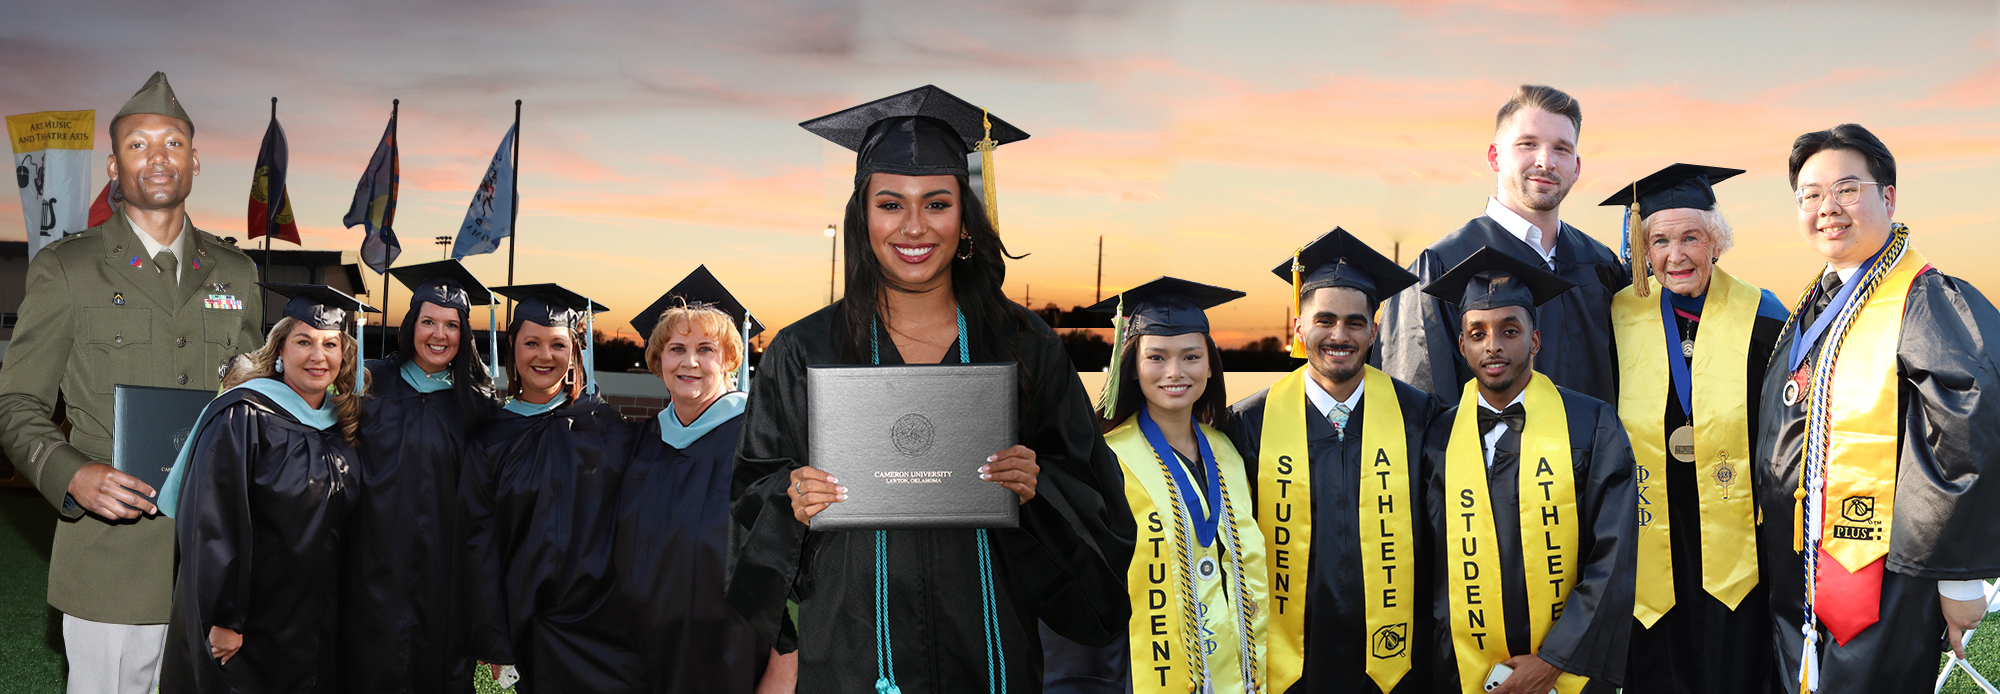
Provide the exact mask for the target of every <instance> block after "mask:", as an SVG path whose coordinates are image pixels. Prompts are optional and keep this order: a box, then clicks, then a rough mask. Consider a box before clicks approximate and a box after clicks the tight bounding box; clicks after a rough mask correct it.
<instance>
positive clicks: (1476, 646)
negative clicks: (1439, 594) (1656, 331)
mask: <svg viewBox="0 0 2000 694" xmlns="http://www.w3.org/2000/svg"><path fill="white" fill-rule="evenodd" d="M1531 378H1532V379H1533V380H1530V381H1529V382H1528V391H1527V400H1526V402H1525V403H1524V405H1525V407H1524V409H1526V410H1527V422H1526V424H1525V425H1524V426H1523V429H1524V431H1522V432H1521V459H1520V461H1519V463H1518V465H1517V468H1518V469H1517V471H1516V479H1515V485H1516V494H1517V495H1518V496H1517V498H1518V500H1519V502H1520V508H1519V509H1518V511H1519V513H1520V517H1521V536H1520V538H1518V539H1519V541H1520V543H1521V563H1522V565H1523V567H1522V568H1523V569H1525V571H1524V573H1525V574H1526V575H1525V576H1524V577H1523V580H1524V582H1525V584H1526V586H1527V593H1528V595H1527V598H1528V612H1527V614H1528V650H1529V652H1533V651H1536V650H1539V649H1540V648H1541V646H1542V640H1543V639H1544V638H1547V637H1548V632H1549V627H1551V626H1553V625H1554V624H1555V622H1556V620H1557V619H1560V618H1561V617H1562V610H1563V606H1564V605H1565V603H1566V602H1567V601H1568V599H1569V592H1570V589H1571V588H1574V587H1576V580H1577V570H1578V568H1579V567H1578V566H1577V563H1576V560H1577V536H1578V531H1577V525H1576V523H1577V520H1576V475H1575V471H1574V470H1573V469H1572V468H1571V462H1570V457H1569V419H1568V414H1567V413H1566V412H1565V411H1564V409H1563V402H1562V394H1561V393H1559V392H1557V390H1556V387H1555V385H1554V384H1551V383H1549V380H1548V378H1546V377H1543V376H1539V375H1536V376H1532V377H1531ZM1478 399H1479V389H1478V388H1477V387H1475V384H1474V383H1471V382H1467V383H1466V384H1465V395H1464V396H1463V397H1461V398H1460V400H1459V405H1458V414H1457V415H1455V419H1454V420H1453V422H1452V429H1451V440H1450V442H1449V443H1448V444H1447V445H1446V449H1445V499H1446V509H1445V519H1444V520H1445V532H1444V543H1445V551H1446V563H1445V566H1446V569H1445V576H1446V579H1447V587H1446V592H1447V593H1448V594H1449V600H1450V602H1451V604H1450V608H1451V643H1452V650H1453V651H1454V654H1455V657H1456V659H1457V662H1458V680H1459V684H1460V688H1461V691H1462V692H1463V694H1484V687H1483V686H1482V685H1484V684H1485V682H1486V674H1487V673H1488V672H1489V671H1491V670H1492V669H1493V666H1494V665H1497V664H1499V663H1501V662H1502V661H1505V660H1507V659H1508V658H1510V657H1512V654H1510V653H1509V651H1508V648H1507V616H1506V609H1505V608H1504V607H1503V606H1502V605H1503V602H1504V598H1503V597H1502V593H1501V588H1500V545H1499V531H1497V530H1496V529H1495V527H1494V525H1493V503H1492V499H1491V497H1492V494H1491V493H1490V491H1489V490H1488V488H1487V484H1488V478H1487V474H1488V470H1487V468H1486V456H1485V453H1484V449H1483V448H1482V447H1481V439H1480V436H1479V414H1478V409H1479V400H1478ZM1530 461H1533V462H1530ZM1544 483H1546V484H1547V485H1548V486H1547V487H1543V486H1542V485H1543V484H1544ZM1545 490H1546V491H1545ZM1589 681H1590V680H1589V678H1586V677H1581V676H1578V675H1573V674H1569V673H1564V674H1563V675H1562V676H1561V677H1559V678H1557V679H1556V691H1557V692H1559V693H1560V694H1577V693H1578V692H1581V691H1583V686H1584V685H1585V684H1586V683H1588V682H1589Z"/></svg>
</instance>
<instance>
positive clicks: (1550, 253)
mask: <svg viewBox="0 0 2000 694" xmlns="http://www.w3.org/2000/svg"><path fill="white" fill-rule="evenodd" d="M1486 216H1487V218H1489V219H1492V220H1493V221H1494V222H1497V223H1499V224H1500V228H1502V229H1506V230H1507V233H1510V234H1513V235H1514V238H1517V239H1520V240H1522V241H1524V242H1526V243H1527V244H1528V247H1529V248H1533V249H1535V252H1536V253H1539V254H1541V256H1542V263H1543V264H1545V265H1547V266H1548V269H1550V270H1554V269H1556V243H1555V238H1556V235H1558V234H1560V233H1561V232H1562V222H1560V221H1558V222H1556V230H1555V231H1551V232H1547V234H1548V235H1549V236H1550V238H1549V248H1548V250H1542V238H1543V236H1544V234H1543V232H1542V228H1541V227H1538V226H1535V225H1534V224H1533V223H1532V222H1529V221H1528V220H1527V219H1525V218H1522V217H1521V215H1518V214H1514V211H1513V210H1510V209H1507V206H1506V205H1502V204H1500V198H1499V197H1497V196H1495V197H1489V198H1487V199H1486Z"/></svg>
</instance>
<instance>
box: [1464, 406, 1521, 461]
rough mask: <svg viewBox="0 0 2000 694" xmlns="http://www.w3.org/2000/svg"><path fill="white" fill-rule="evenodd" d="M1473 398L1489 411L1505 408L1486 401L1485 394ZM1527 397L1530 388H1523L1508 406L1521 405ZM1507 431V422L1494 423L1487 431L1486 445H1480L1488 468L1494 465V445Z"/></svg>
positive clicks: (1496, 411)
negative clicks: (1484, 453) (1491, 428)
mask: <svg viewBox="0 0 2000 694" xmlns="http://www.w3.org/2000/svg"><path fill="white" fill-rule="evenodd" d="M1473 399H1474V400H1478V401H1479V406H1480V407H1483V408H1486V411H1487V412H1493V413H1496V414H1497V413H1499V412H1500V410H1502V409H1505V408H1500V407H1494V406H1493V405H1492V404H1490V403H1488V402H1486V397H1485V396H1480V397H1476V398H1473ZM1527 399H1528V389H1526V388H1522V389H1521V393H1520V394H1519V395H1516V396H1514V401H1513V402H1510V403H1507V407H1513V406H1515V405H1519V404H1521V403H1523V402H1526V401H1527ZM1506 433H1507V423H1506V422H1501V423H1499V424H1495V425H1493V430H1492V431H1489V432H1486V445H1484V446H1480V447H1479V448H1480V449H1481V450H1483V451H1485V452H1486V467H1488V468H1492V467H1493V447H1494V446H1497V445H1499V444H1500V436H1501V435H1503V434H1506Z"/></svg>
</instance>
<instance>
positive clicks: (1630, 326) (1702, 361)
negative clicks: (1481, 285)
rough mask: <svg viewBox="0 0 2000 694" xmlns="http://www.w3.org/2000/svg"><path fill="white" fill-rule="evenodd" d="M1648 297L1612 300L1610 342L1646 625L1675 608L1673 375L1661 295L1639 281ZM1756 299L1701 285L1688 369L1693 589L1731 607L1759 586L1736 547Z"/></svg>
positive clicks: (1731, 284)
mask: <svg viewBox="0 0 2000 694" xmlns="http://www.w3.org/2000/svg"><path fill="white" fill-rule="evenodd" d="M1647 282H1648V284H1650V285H1651V287H1652V290H1653V296H1652V297H1651V298H1645V299H1641V298H1639V296H1638V295H1637V294H1636V293H1634V292H1633V290H1632V288H1630V287H1627V288H1625V290H1624V291H1621V292H1618V295H1617V296H1616V297H1613V298H1612V300H1611V325H1612V329H1613V330H1614V331H1615V332H1616V336H1617V340H1618V367H1619V369H1620V372H1621V373H1622V374H1623V375H1624V377H1623V378H1622V379H1620V381H1619V382H1620V384H1621V385H1620V387H1619V389H1618V418H1619V419H1620V420H1623V422H1624V424H1625V431H1627V432H1629V433H1630V434H1631V435H1632V436H1631V438H1632V453H1633V457H1635V458H1637V459H1638V462H1639V469H1638V471H1637V481H1638V483H1639V513H1638V516H1639V536H1638V550H1639V576H1640V577H1641V578H1640V580H1639V582H1638V594H1637V596H1636V598H1637V599H1635V600H1634V601H1633V603H1632V616H1634V617H1637V618H1638V619H1639V623H1640V624H1643V625H1645V626H1646V627H1647V628H1652V626H1653V624H1654V623H1657V622H1659V621H1660V617H1661V616H1664V615H1665V614H1666V613H1667V611H1668V610H1671V609H1673V607H1674V559H1673V540H1672V535H1671V534H1670V533H1669V532H1668V528H1669V523H1668V521H1669V518H1668V516H1669V513H1668V511H1667V509H1669V508H1672V503H1671V499H1670V497H1668V495H1667V478H1666V469H1665V467H1664V466H1666V465H1671V464H1672V463H1669V462H1667V452H1668V451H1667V428H1666V422H1664V421H1661V414H1662V413H1664V412H1666V409H1667V398H1669V397H1673V396H1672V394H1671V390H1672V388H1673V384H1672V379H1673V377H1672V376H1671V375H1670V374H1669V373H1668V366H1667V360H1668V359H1675V358H1678V357H1677V356H1675V355H1671V354H1668V353H1667V343H1666V332H1665V330H1666V328H1665V326H1663V325H1662V324H1661V317H1660V302H1661V301H1664V300H1666V289H1664V288H1663V287H1661V286H1660V281H1659V280H1658V279H1649V280H1647ZM1762 300H1763V294H1762V292H1760V291H1759V290H1758V289H1757V288H1756V287H1753V286H1751V285H1750V284H1749V283H1747V282H1744V281H1743V280H1739V279H1736V278H1735V277H1732V276H1730V274H1729V273H1727V272H1724V271H1723V270H1722V268H1720V267H1717V268H1715V269H1714V274H1712V275H1710V276H1709V280H1708V298H1707V300H1706V304H1705V305H1704V306H1703V307H1702V316H1701V332H1700V335H1701V338H1700V339H1699V340H1697V341H1696V342H1695V348H1694V358H1693V359H1692V360H1690V363H1689V364H1688V367H1689V375H1690V377H1691V378H1692V381H1693V383H1692V388H1693V392H1692V393H1691V395H1692V399H1693V402H1694V410H1695V411H1694V412H1693V415H1694V463H1693V464H1694V466H1695V482H1696V488H1697V489H1698V490H1699V492H1698V493H1697V494H1696V498H1697V499H1698V507H1699V509H1700V511H1701V513H1700V518H1701V586H1702V588H1703V589H1704V590H1707V591H1708V594H1709V595H1713V596H1715V599H1717V600H1720V601H1722V604H1724V605H1727V606H1728V607H1729V609H1732V610H1734V609H1736V606H1737V605H1738V604H1741V603H1742V602H1743V596H1744V595H1745V594H1747V593H1749V592H1750V589H1751V588H1754V587H1756V586H1757V548H1756V547H1755V546H1754V543H1747V542H1744V538H1748V537H1751V536H1752V533H1753V532H1754V531H1755V527H1756V518H1755V513H1756V503H1755V501H1754V500H1753V499H1752V495H1751V494H1750V491H1749V490H1750V486H1749V479H1750V477H1749V475H1750V469H1749V468H1748V467H1746V466H1745V465H1744V463H1745V461H1747V460H1749V458H1750V417H1752V416H1754V415H1753V413H1748V412H1744V411H1742V410H1739V409H1737V408H1739V407H1742V406H1743V405H1744V402H1745V398H1746V397H1747V395H1748V393H1747V391H1746V388H1747V387H1748V385H1747V384H1746V383H1745V382H1744V380H1743V379H1744V377H1745V374H1746V373H1747V372H1748V369H1749V364H1750V332H1751V329H1752V327H1754V326H1755V324H1756V320H1757V305H1758V304H1759V303H1760V302H1762Z"/></svg>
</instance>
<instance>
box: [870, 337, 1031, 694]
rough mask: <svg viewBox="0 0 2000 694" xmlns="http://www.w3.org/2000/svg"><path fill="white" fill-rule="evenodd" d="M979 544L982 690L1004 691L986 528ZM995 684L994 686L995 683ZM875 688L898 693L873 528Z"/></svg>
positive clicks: (876, 345)
mask: <svg viewBox="0 0 2000 694" xmlns="http://www.w3.org/2000/svg"><path fill="white" fill-rule="evenodd" d="M954 311H955V312H956V313H958V361H959V363H961V364H970V363H972V347H971V344H970V343H969V342H968V341H967V340H966V335H965V311H964V310H963V309H954ZM878 327H879V326H878V325H877V323H876V322H875V321H873V320H870V321H869V324H868V363H870V364H874V365H877V366H879V365H881V364H882V342H881V338H880V337H879V331H878V330H877V328H878ZM973 535H974V537H975V538H976V540H977V544H978V547H979V602H980V605H979V607H980V612H981V613H982V614H981V615H980V626H981V627H983V628H984V629H985V631H986V691H988V692H990V693H993V694H997V693H998V692H1004V691H1007V654H1006V653H1005V652H1003V651H1001V650H1000V610H999V602H998V600H997V598H996V597H995V592H994V587H993V553H992V548H991V545H990V544H989V543H988V542H987V539H986V529H985V528H979V529H977V530H975V531H973ZM996 685H997V686H996ZM875 691H876V692H877V694H902V692H903V690H902V688H900V687H897V686H896V656H895V652H894V648H893V647H892V644H891V642H890V639H889V531H887V530H877V531H875Z"/></svg>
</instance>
